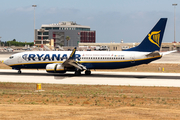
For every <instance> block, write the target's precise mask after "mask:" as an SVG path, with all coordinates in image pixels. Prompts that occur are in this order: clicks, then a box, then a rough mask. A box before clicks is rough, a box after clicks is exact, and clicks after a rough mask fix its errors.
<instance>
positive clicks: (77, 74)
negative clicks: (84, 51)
mask: <svg viewBox="0 0 180 120" xmlns="http://www.w3.org/2000/svg"><path fill="white" fill-rule="evenodd" d="M75 75H76V76H79V75H81V70H76V71H75ZM85 75H91V71H90V70H86V71H85Z"/></svg>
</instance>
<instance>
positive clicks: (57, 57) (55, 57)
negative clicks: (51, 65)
mask: <svg viewBox="0 0 180 120" xmlns="http://www.w3.org/2000/svg"><path fill="white" fill-rule="evenodd" d="M80 57H81V55H80V54H75V58H76V59H77V60H78V61H80ZM22 58H23V59H24V60H27V61H46V60H49V61H63V60H64V59H67V58H68V55H67V54H62V56H61V54H24V55H22Z"/></svg>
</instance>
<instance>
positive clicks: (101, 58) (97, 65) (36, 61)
mask: <svg viewBox="0 0 180 120" xmlns="http://www.w3.org/2000/svg"><path fill="white" fill-rule="evenodd" d="M149 53H150V52H133V51H131V52H129V51H76V54H75V55H76V57H75V58H76V61H77V62H78V63H80V64H82V65H84V66H86V68H87V69H108V68H109V69H117V68H125V67H130V66H135V65H139V64H146V63H149V62H151V61H153V60H156V59H159V58H160V57H161V56H156V57H147V56H146V55H147V54H149ZM70 54H71V51H30V52H22V53H17V54H14V55H12V56H10V58H9V59H7V60H5V61H4V63H5V64H6V65H8V66H11V67H13V68H17V69H21V68H37V69H39V68H45V67H46V65H47V64H51V63H63V62H64V61H65V60H66V59H67V58H69V56H70Z"/></svg>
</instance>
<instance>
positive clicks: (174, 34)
mask: <svg viewBox="0 0 180 120" xmlns="http://www.w3.org/2000/svg"><path fill="white" fill-rule="evenodd" d="M172 6H174V43H176V6H177V4H172Z"/></svg>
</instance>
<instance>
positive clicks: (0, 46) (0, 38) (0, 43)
mask: <svg viewBox="0 0 180 120" xmlns="http://www.w3.org/2000/svg"><path fill="white" fill-rule="evenodd" d="M0 47H1V37H0Z"/></svg>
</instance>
